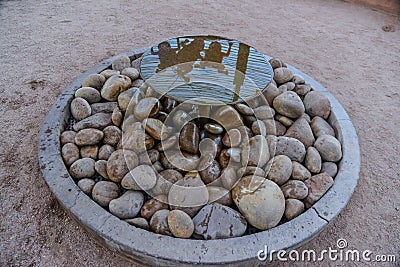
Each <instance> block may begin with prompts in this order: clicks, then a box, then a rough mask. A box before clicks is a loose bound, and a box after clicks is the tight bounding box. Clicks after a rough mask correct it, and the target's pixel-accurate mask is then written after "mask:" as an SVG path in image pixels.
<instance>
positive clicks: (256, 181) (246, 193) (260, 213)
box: [232, 176, 285, 230]
mask: <svg viewBox="0 0 400 267" xmlns="http://www.w3.org/2000/svg"><path fill="white" fill-rule="evenodd" d="M232 198H233V201H234V202H235V204H236V206H237V207H238V208H239V210H240V212H241V213H242V214H243V215H244V217H246V219H247V221H248V222H249V223H250V224H251V225H253V226H254V227H256V228H258V229H260V230H266V229H270V228H272V227H274V226H276V225H278V223H279V222H280V220H281V218H282V216H283V213H284V211H285V197H284V196H283V193H282V191H281V189H280V188H279V186H278V185H277V184H276V183H274V182H272V181H270V180H267V179H265V178H264V177H259V176H246V177H243V178H242V179H241V180H239V183H238V184H237V185H236V186H235V187H234V188H233V190H232Z"/></svg>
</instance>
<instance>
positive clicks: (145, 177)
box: [121, 165, 157, 191]
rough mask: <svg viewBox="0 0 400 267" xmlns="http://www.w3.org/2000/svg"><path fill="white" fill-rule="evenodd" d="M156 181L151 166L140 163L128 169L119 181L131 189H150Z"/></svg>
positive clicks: (124, 186)
mask: <svg viewBox="0 0 400 267" xmlns="http://www.w3.org/2000/svg"><path fill="white" fill-rule="evenodd" d="M156 182H157V176H156V173H155V171H154V169H153V167H151V166H148V165H140V166H137V167H136V168H134V169H133V170H131V171H129V172H128V173H127V174H126V175H125V176H124V178H123V179H122V181H121V185H122V187H123V188H126V189H132V190H144V191H146V190H150V189H152V188H153V187H154V186H155V185H156Z"/></svg>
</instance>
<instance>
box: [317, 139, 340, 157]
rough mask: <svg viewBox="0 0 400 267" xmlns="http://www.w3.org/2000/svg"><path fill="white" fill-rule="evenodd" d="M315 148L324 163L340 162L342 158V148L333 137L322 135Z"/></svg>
mask: <svg viewBox="0 0 400 267" xmlns="http://www.w3.org/2000/svg"><path fill="white" fill-rule="evenodd" d="M314 146H315V148H316V149H317V150H318V152H319V154H320V155H321V158H322V159H323V160H324V161H332V162H338V161H339V160H340V159H341V158H342V146H341V144H340V142H339V140H337V139H336V138H335V137H333V136H332V135H327V134H324V135H321V136H320V137H318V139H317V141H315V144H314Z"/></svg>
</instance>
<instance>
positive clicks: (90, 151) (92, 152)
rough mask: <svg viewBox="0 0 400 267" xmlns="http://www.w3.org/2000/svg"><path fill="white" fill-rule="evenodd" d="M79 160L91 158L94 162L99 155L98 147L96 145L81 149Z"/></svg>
mask: <svg viewBox="0 0 400 267" xmlns="http://www.w3.org/2000/svg"><path fill="white" fill-rule="evenodd" d="M80 152H81V158H91V159H94V160H96V159H97V155H98V154H99V147H98V146H96V145H91V146H83V147H81V150H80Z"/></svg>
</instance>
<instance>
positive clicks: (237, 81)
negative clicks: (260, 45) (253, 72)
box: [232, 43, 250, 102]
mask: <svg viewBox="0 0 400 267" xmlns="http://www.w3.org/2000/svg"><path fill="white" fill-rule="evenodd" d="M249 55H250V46H248V45H245V44H242V43H240V44H239V51H238V55H237V59H236V71H235V78H234V79H233V84H234V85H235V93H234V95H233V99H232V102H235V101H237V100H238V98H239V95H240V88H241V87H242V85H243V83H244V79H245V77H246V70H247V62H248V60H249Z"/></svg>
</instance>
